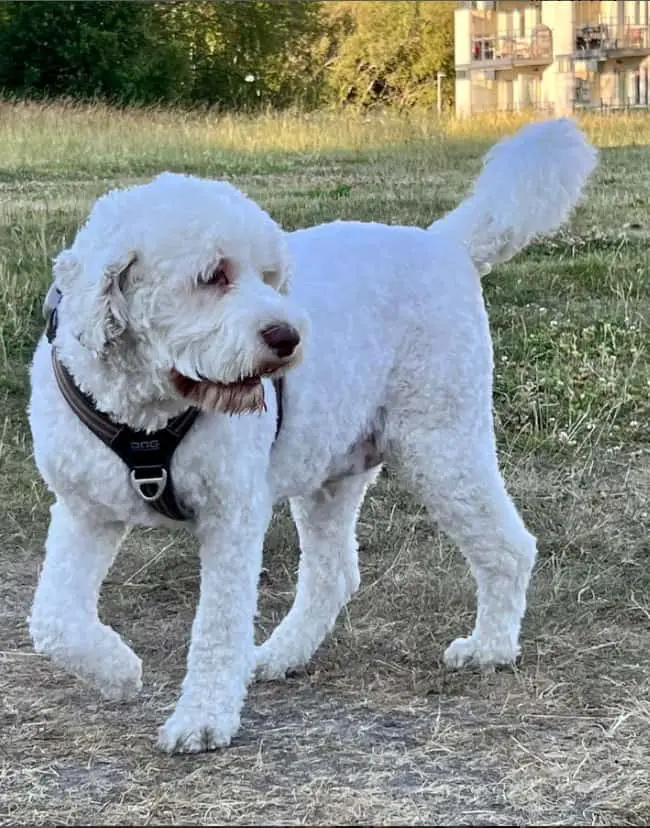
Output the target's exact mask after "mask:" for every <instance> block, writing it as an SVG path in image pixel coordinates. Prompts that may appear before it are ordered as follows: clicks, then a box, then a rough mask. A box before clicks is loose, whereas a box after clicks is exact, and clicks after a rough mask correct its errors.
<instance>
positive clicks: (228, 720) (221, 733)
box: [158, 708, 239, 753]
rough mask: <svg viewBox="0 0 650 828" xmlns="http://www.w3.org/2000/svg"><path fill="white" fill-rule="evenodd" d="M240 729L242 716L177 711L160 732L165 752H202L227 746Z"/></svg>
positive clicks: (161, 746) (159, 738)
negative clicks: (240, 717)
mask: <svg viewBox="0 0 650 828" xmlns="http://www.w3.org/2000/svg"><path fill="white" fill-rule="evenodd" d="M238 729H239V716H238V715H237V716H230V717H228V716H225V717H224V716H218V715H217V714H216V713H206V712H205V711H204V710H200V709H197V710H194V711H192V710H182V709H179V708H177V709H176V710H175V711H174V713H172V715H171V716H170V717H169V719H167V721H166V722H165V724H164V725H163V726H162V727H161V728H160V731H159V732H158V747H159V748H160V749H161V750H164V751H165V753H201V752H203V751H208V750H216V749H217V748H221V747H227V746H228V745H229V744H230V742H231V740H232V737H233V736H234V735H235V733H237V730H238Z"/></svg>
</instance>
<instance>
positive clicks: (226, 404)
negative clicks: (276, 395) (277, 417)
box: [170, 366, 281, 414]
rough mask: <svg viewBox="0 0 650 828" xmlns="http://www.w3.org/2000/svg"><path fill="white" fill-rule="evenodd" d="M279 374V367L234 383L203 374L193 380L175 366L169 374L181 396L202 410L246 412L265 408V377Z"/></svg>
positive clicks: (228, 412)
mask: <svg viewBox="0 0 650 828" xmlns="http://www.w3.org/2000/svg"><path fill="white" fill-rule="evenodd" d="M279 373H281V372H280V371H278V370H277V366H276V367H274V369H271V370H269V371H268V372H267V371H265V372H264V373H262V374H252V375H251V376H247V377H242V378H241V379H239V380H237V381H235V382H220V381H219V380H212V379H208V378H207V377H203V376H201V375H199V379H192V378H191V377H186V376H185V374H181V373H180V371H177V370H176V369H175V368H172V369H171V371H170V377H171V381H172V384H173V385H174V388H175V389H176V391H177V392H178V393H179V394H180V395H181V397H183V398H185V399H186V400H188V402H191V403H192V405H195V406H196V407H197V408H201V409H202V410H203V411H217V412H220V413H222V414H246V413H253V412H261V411H264V410H265V408H266V406H265V403H264V387H263V385H262V377H263V376H272V375H275V374H279Z"/></svg>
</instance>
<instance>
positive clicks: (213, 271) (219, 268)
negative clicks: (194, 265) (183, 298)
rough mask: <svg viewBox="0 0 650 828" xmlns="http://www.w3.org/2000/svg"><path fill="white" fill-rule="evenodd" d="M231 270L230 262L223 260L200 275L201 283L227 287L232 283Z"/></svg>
mask: <svg viewBox="0 0 650 828" xmlns="http://www.w3.org/2000/svg"><path fill="white" fill-rule="evenodd" d="M229 271H230V268H229V267H228V263H227V262H225V261H221V262H219V264H218V265H216V266H215V267H211V268H208V270H206V271H205V273H201V274H200V275H199V284H201V285H209V286H210V287H220V288H226V287H228V285H229V284H230V272H229Z"/></svg>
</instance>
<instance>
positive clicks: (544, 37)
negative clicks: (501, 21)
mask: <svg viewBox="0 0 650 828" xmlns="http://www.w3.org/2000/svg"><path fill="white" fill-rule="evenodd" d="M552 62H553V39H552V36H551V31H550V29H549V28H548V27H547V26H536V27H535V28H534V29H533V31H532V32H531V34H530V37H528V38H522V37H516V36H514V35H510V34H507V35H486V36H483V37H474V38H472V64H471V67H472V69H481V68H486V69H505V68H510V67H511V66H539V65H548V64H549V63H552Z"/></svg>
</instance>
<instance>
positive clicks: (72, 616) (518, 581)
mask: <svg viewBox="0 0 650 828" xmlns="http://www.w3.org/2000/svg"><path fill="white" fill-rule="evenodd" d="M595 163H596V158H595V152H594V151H593V149H592V148H591V147H590V146H589V145H588V144H587V143H586V142H585V140H584V137H583V136H582V134H581V132H580V131H579V130H578V128H577V127H576V126H575V125H574V124H573V122H571V121H566V120H560V121H552V122H548V123H544V124H537V125H534V126H530V127H526V128H524V129H523V130H521V131H520V132H519V133H518V134H517V135H515V136H514V138H512V139H509V140H506V141H503V142H501V143H500V144H499V145H498V146H497V147H496V148H494V149H493V150H492V151H491V152H490V153H489V154H488V156H487V159H486V166H485V169H484V172H483V174H482V175H481V177H480V178H479V179H478V182H477V184H476V186H475V190H474V193H473V195H471V196H470V197H469V198H468V199H467V200H466V201H465V202H463V204H462V205H461V206H460V207H459V208H458V209H457V210H455V211H453V212H452V213H450V214H449V215H448V216H446V217H445V218H443V219H442V220H441V221H439V222H436V223H434V224H433V225H432V227H431V228H430V230H429V231H426V230H421V229H417V228H413V227H389V226H386V225H381V224H360V223H355V222H334V223H333V224H328V225H324V226H320V227H315V228H312V229H308V230H301V231H297V232H295V233H290V234H286V235H284V234H282V233H281V231H280V230H279V229H278V228H277V226H276V225H275V224H274V223H273V222H272V221H271V220H270V219H269V217H268V216H267V215H266V214H265V213H264V212H263V211H262V210H260V209H259V208H258V207H257V206H256V205H254V204H253V203H252V202H250V201H249V200H248V199H246V198H245V197H244V196H243V195H241V194H240V193H238V192H237V191H236V190H234V189H233V188H231V187H229V186H228V185H225V184H223V183H220V182H206V181H199V180H197V179H193V178H188V177H184V176H171V175H165V176H161V177H159V178H158V179H155V180H154V181H153V182H152V183H150V184H148V185H144V186H141V187H134V188H132V189H130V190H124V191H119V192H116V193H113V194H111V195H109V196H107V197H105V198H104V199H100V201H99V202H98V203H97V205H96V206H95V208H94V210H93V212H92V213H91V216H90V219H89V221H88V223H87V225H86V226H85V227H84V228H83V229H82V230H81V231H80V233H79V235H78V236H77V238H76V240H75V242H74V244H73V245H72V248H71V249H70V251H68V252H66V253H64V254H62V255H61V256H60V257H59V258H58V260H57V264H56V266H55V278H56V281H57V283H58V284H59V287H60V288H61V289H62V291H63V294H64V298H63V301H62V303H61V307H60V314H59V315H60V325H59V332H58V334H57V338H56V342H55V345H56V347H57V349H58V350H59V353H60V356H61V359H62V361H64V362H65V364H66V365H67V366H68V368H69V369H70V371H71V372H72V373H73V375H74V376H75V378H76V380H77V382H78V383H79V384H80V386H81V387H82V388H84V390H87V391H89V392H90V393H91V394H92V395H93V396H94V397H95V399H96V400H97V404H98V407H99V408H100V409H101V410H104V411H106V412H108V413H109V414H111V415H112V416H113V417H115V419H117V420H120V421H123V422H128V423H129V424H130V425H132V426H134V427H144V428H148V429H150V430H152V429H155V428H158V427H159V426H161V425H162V424H163V423H164V422H165V421H166V420H167V418H168V417H170V416H172V415H174V414H177V413H178V412H179V411H180V410H182V408H183V407H184V406H185V405H186V404H187V402H186V400H184V399H183V397H182V396H181V394H180V393H179V388H178V386H176V385H174V383H173V382H172V381H170V372H171V371H172V370H177V371H180V372H181V373H182V374H184V375H185V376H186V377H189V378H191V379H194V380H197V381H200V380H201V377H207V378H209V379H210V380H213V381H214V382H216V383H228V382H236V381H237V380H238V379H239V378H240V377H242V376H248V375H250V374H258V373H259V374H263V375H264V376H269V375H271V374H272V373H273V372H274V371H281V370H287V369H290V370H289V372H288V374H287V377H286V383H285V385H286V391H285V394H286V399H285V416H284V424H283V428H282V431H281V433H280V436H279V439H278V440H277V442H276V443H275V444H273V436H274V426H275V401H274V398H273V395H272V393H269V387H268V385H269V384H268V381H267V380H266V379H264V380H263V383H264V386H265V388H266V392H267V393H266V401H267V409H268V410H266V411H265V412H262V413H261V414H259V415H242V416H229V415H228V414H225V413H221V411H219V410H218V409H217V410H213V411H211V412H209V413H206V414H204V415H203V416H202V417H201V418H199V420H198V421H197V423H196V424H195V426H194V428H193V429H192V431H191V432H190V433H189V435H188V436H187V437H186V438H185V440H184V441H183V443H182V444H181V445H180V447H179V449H178V450H177V452H176V455H175V458H174V463H173V466H172V473H173V476H174V482H175V487H176V489H177V491H178V494H179V496H180V497H181V498H182V499H183V501H185V502H186V503H187V504H188V505H189V506H190V507H191V508H192V509H193V510H194V512H195V514H196V520H195V525H194V528H195V531H196V533H197V535H198V536H199V538H200V540H201V596H200V600H199V606H198V609H197V614H196V619H195V622H194V627H193V630H192V642H191V647H190V652H189V656H188V669H187V675H186V678H185V681H184V683H183V692H182V695H181V698H180V700H179V702H178V705H177V707H176V710H175V711H174V713H173V714H172V716H171V718H170V719H169V720H168V722H167V723H166V724H165V726H164V727H163V729H162V731H161V735H160V744H161V746H162V747H163V748H165V749H166V750H170V751H174V750H180V751H197V750H201V749H211V748H214V747H216V746H218V745H225V744H228V742H229V741H230V739H231V738H232V736H233V735H234V733H235V732H236V731H237V728H238V723H239V714H240V709H241V706H242V703H243V700H244V696H245V692H246V684H247V682H248V680H249V679H250V677H251V673H252V670H253V667H254V664H255V663H256V666H257V673H258V676H260V677H266V678H275V677H280V676H282V675H284V674H285V673H286V671H287V670H288V669H290V668H294V667H297V666H299V665H302V664H304V663H305V662H306V661H307V660H308V659H309V658H310V657H311V655H312V654H313V653H314V651H315V650H316V648H317V647H318V646H319V644H320V643H321V641H322V640H323V638H324V636H325V635H326V634H327V632H328V631H329V630H330V629H331V627H332V626H333V624H334V622H335V620H336V618H337V615H338V613H339V611H340V610H341V608H342V607H343V605H344V604H345V602H346V601H347V600H348V599H349V597H350V596H351V595H352V594H353V593H354V592H355V590H356V589H357V588H358V585H359V570H358V565H357V544H356V539H355V524H356V517H357V513H358V510H359V507H360V505H361V502H362V500H363V496H364V493H365V491H366V488H367V486H368V485H369V484H370V483H371V482H372V481H373V480H374V478H375V477H376V475H377V472H378V470H379V468H380V464H381V463H382V462H384V461H386V462H388V463H390V464H391V465H392V466H393V467H394V468H395V470H396V472H397V473H398V474H399V475H400V477H401V478H402V480H403V481H404V483H405V484H406V485H407V486H408V487H409V488H410V490H411V491H412V492H413V494H414V495H415V496H416V497H417V498H418V499H419V500H420V501H421V502H422V503H424V504H425V505H426V506H427V507H428V509H429V510H430V513H431V515H432V517H433V518H434V519H436V520H437V521H438V522H439V524H440V526H441V527H442V528H443V529H444V530H445V531H446V532H447V533H448V534H449V535H450V537H451V538H452V539H453V540H455V541H456V542H457V543H458V544H459V546H460V548H461V549H462V551H463V553H464V554H465V556H466V558H467V560H468V562H469V564H470V567H471V569H472V572H473V574H474V576H475V578H476V582H477V588H478V595H477V597H478V610H477V617H476V624H475V627H474V630H473V632H472V633H471V634H470V635H469V637H467V638H460V639H457V640H456V641H454V642H453V643H452V644H451V645H450V646H449V647H448V649H447V651H446V653H445V661H446V663H447V665H448V666H450V667H459V666H461V665H463V664H465V663H467V662H470V661H471V662H475V663H477V664H479V665H490V664H496V663H507V662H511V661H512V660H513V659H515V658H516V656H517V653H518V647H519V644H518V638H519V630H520V623H521V618H522V616H523V613H524V610H525V601H526V590H527V585H528V580H529V576H530V572H531V569H532V566H533V563H534V560H535V539H534V538H533V537H532V536H531V535H530V534H529V533H528V532H527V531H526V529H525V527H524V526H523V524H522V521H521V519H520V518H519V515H518V514H517V511H516V509H515V507H514V505H513V504H512V502H511V500H510V498H509V497H508V495H507V493H506V491H505V487H504V483H503V480H502V477H501V474H500V472H499V468H498V462H497V456H496V448H495V440H494V433H493V425H492V413H491V405H492V399H491V396H492V349H491V341H490V334H489V328H488V321H487V316H486V312H485V307H484V303H483V299H482V295H481V287H480V282H479V279H478V276H477V268H478V269H480V270H481V272H484V271H485V269H486V268H487V267H488V266H489V265H491V264H493V263H496V262H499V261H504V260H505V259H507V258H509V257H510V256H512V255H514V253H516V252H517V250H518V249H520V248H521V247H522V246H524V245H525V244H526V243H527V242H528V241H529V240H530V239H531V238H532V237H533V236H534V235H535V234H537V233H541V232H549V231H551V230H552V229H554V228H555V227H557V226H559V224H560V223H561V222H562V221H564V220H565V218H566V217H567V215H568V212H569V210H570V209H571V207H572V206H573V205H574V204H575V202H576V201H577V199H578V197H579V195H580V193H581V190H582V187H583V185H584V183H585V181H586V179H587V177H588V175H589V173H590V172H591V170H592V169H593V167H594V165H595ZM287 251H288V252H287ZM132 257H134V263H132V264H131V265H130V266H129V263H130V262H131V258H132ZM222 258H225V259H226V260H227V261H228V262H229V266H230V267H231V268H233V269H234V271H235V272H236V276H235V279H234V281H235V283H234V285H232V286H231V287H230V288H229V289H228V290H227V291H224V292H220V291H219V290H216V291H214V292H210V290H206V289H205V285H203V286H201V285H200V284H197V274H199V273H203V272H205V270H206V268H211V267H213V265H214V262H215V261H218V260H221V259H222ZM289 261H292V263H293V264H292V269H293V271H294V276H293V280H292V287H291V291H290V293H289V296H285V295H282V291H284V290H286V277H287V271H288V267H289ZM122 281H123V284H121V283H120V282H122ZM300 309H305V310H306V311H307V312H308V316H309V320H310V324H309V325H308V323H307V319H306V318H305V316H304V315H303V311H302V310H300ZM273 324H284V325H288V326H291V327H292V328H294V329H295V330H297V331H298V332H299V333H300V335H301V337H302V338H306V342H307V345H306V347H305V350H304V358H303V359H302V362H301V361H300V358H301V352H300V348H298V349H297V350H296V352H295V353H294V354H292V355H291V356H290V358H288V359H286V360H284V361H281V362H282V364H279V363H277V360H276V362H275V363H273V361H271V362H272V364H271V365H270V366H269V359H270V356H269V352H268V349H267V348H266V346H265V345H264V343H263V341H262V340H261V338H260V332H261V331H262V330H263V329H264V328H265V327H266V326H268V325H273ZM49 352H50V346H49V345H48V344H47V342H46V341H45V340H42V341H41V342H40V344H39V345H38V348H37V350H36V354H35V358H34V364H33V368H32V398H31V406H30V422H31V426H32V432H33V435H34V449H35V457H36V462H37V464H38V467H39V469H40V471H41V473H42V475H43V477H44V479H45V480H46V481H47V483H48V484H49V486H50V487H51V488H52V490H53V491H54V492H55V494H56V500H57V502H56V504H55V505H54V507H53V509H52V521H51V525H50V530H49V534H48V539H47V543H46V550H47V554H46V559H45V564H44V566H43V570H42V573H41V578H40V582H39V586H38V589H37V592H36V596H35V600H34V606H33V609H32V615H31V621H30V629H31V633H32V637H33V640H34V643H35V646H36V648H37V649H38V650H39V651H42V652H46V653H48V654H49V655H50V656H51V657H52V658H53V659H54V660H55V661H57V662H58V663H59V664H61V665H63V666H64V667H67V668H68V669H69V670H71V671H73V672H75V673H77V674H79V675H81V676H83V677H85V678H86V679H88V680H89V681H91V682H93V683H94V684H95V685H96V686H98V687H99V689H100V690H102V691H103V692H104V693H105V694H107V695H109V696H111V697H118V698H122V697H128V696H130V695H132V694H133V693H134V692H136V691H137V690H138V689H139V687H140V681H141V679H140V673H141V665H140V661H139V659H138V658H137V656H136V655H135V654H134V653H133V652H132V651H131V650H130V648H129V647H128V646H127V645H126V644H125V643H124V642H123V641H121V639H120V638H119V636H118V635H117V634H116V633H115V632H114V631H113V630H111V629H110V628H109V627H107V626H105V625H103V624H102V623H101V622H100V621H99V618H98V615H97V598H98V593H99V590H100V587H101V583H102V580H103V578H104V577H105V575H106V572H107V571H108V568H109V567H110V565H111V563H112V560H113V558H114V556H115V554H116V551H117V547H118V544H119V539H120V537H121V534H122V532H123V529H124V526H125V525H127V524H133V523H139V524H145V525H169V524H165V521H164V520H163V519H162V518H159V517H158V516H156V515H155V514H153V513H152V512H151V511H149V510H148V508H147V507H146V506H145V505H144V504H143V503H142V502H140V501H139V499H138V498H137V496H136V495H135V493H134V492H133V491H132V489H131V488H130V487H129V485H128V480H127V473H126V469H125V467H124V465H123V464H122V462H121V461H120V460H119V459H118V458H117V457H116V456H114V455H113V454H112V453H111V451H110V450H109V449H108V448H106V447H105V446H104V445H103V444H101V443H100V442H99V440H97V438H95V437H94V436H93V435H92V434H91V433H90V432H89V431H88V430H87V429H86V428H85V426H83V425H82V424H81V423H80V422H79V421H78V420H77V419H76V417H75V415H74V414H73V413H72V412H71V410H70V409H69V408H68V406H67V404H66V403H65V401H64V400H63V399H62V397H61V395H60V394H59V391H58V389H57V387H56V384H55V380H54V377H53V375H52V369H51V363H50V353H49ZM287 497H288V498H290V502H291V508H292V513H293V515H294V518H295V520H296V523H297V526H298V531H299V535H300V544H301V553H302V554H301V561H300V570H299V577H298V586H297V593H296V599H295V602H294V605H293V607H292V608H291V610H290V612H289V614H288V615H287V617H286V618H285V619H284V620H283V621H282V623H281V624H280V625H279V627H278V628H277V629H276V630H275V632H274V633H273V635H272V636H271V637H270V639H269V640H268V641H266V642H265V643H264V644H263V645H262V646H261V647H260V648H258V649H257V651H255V650H254V647H253V619H254V614H255V608H256V582H257V576H258V572H259V568H260V563H261V550H262V543H263V538H264V533H265V530H266V527H267V523H268V520H269V516H270V513H271V508H272V505H273V503H274V502H276V501H278V500H279V499H282V498H287Z"/></svg>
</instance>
